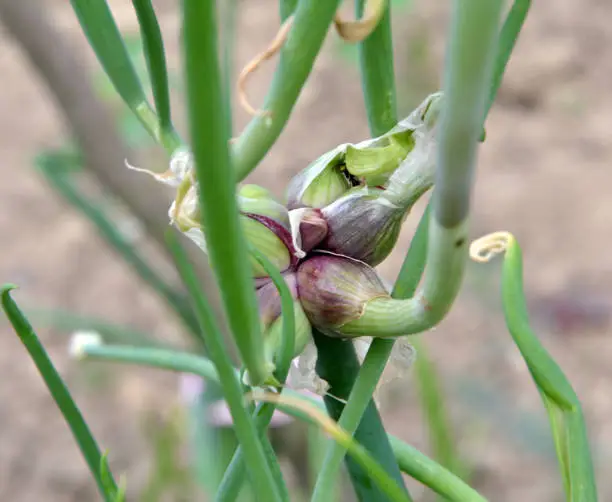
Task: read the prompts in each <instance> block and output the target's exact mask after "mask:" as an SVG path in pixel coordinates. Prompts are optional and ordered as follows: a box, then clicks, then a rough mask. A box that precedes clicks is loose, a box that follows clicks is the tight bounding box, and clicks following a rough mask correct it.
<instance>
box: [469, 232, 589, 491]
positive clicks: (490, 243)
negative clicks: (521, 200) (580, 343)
mask: <svg viewBox="0 0 612 502" xmlns="http://www.w3.org/2000/svg"><path fill="white" fill-rule="evenodd" d="M499 253H505V256H504V264H503V271H502V300H503V309H504V315H505V318H506V325H507V326H508V330H509V331H510V334H511V335H512V339H513V340H514V343H515V344H516V346H517V347H518V349H519V351H520V353H521V355H522V356H523V359H524V360H525V363H526V364H527V367H528V368H529V372H530V373H531V376H532V378H533V380H534V382H535V384H536V386H537V388H538V391H539V392H540V396H541V398H542V402H543V403H544V406H545V408H546V412H547V413H548V417H549V420H550V426H551V429H552V433H553V439H554V443H555V448H556V451H557V458H558V460H559V466H560V469H561V476H562V477H563V482H564V486H565V492H566V499H567V501H568V502H579V501H580V502H595V501H596V500H597V488H596V485H595V476H594V474H593V465H592V460H591V454H590V447H589V441H588V437H587V432H586V426H585V422H584V416H583V414H582V406H581V405H580V401H579V399H578V397H577V396H576V393H575V392H574V389H573V388H572V386H571V384H570V383H569V381H568V380H567V378H566V376H565V375H564V373H563V371H562V370H561V368H560V367H559V366H558V365H557V363H556V362H555V361H554V359H553V358H552V357H551V356H550V354H549V353H548V351H547V350H546V349H545V348H544V346H543V345H542V344H541V343H540V341H539V340H538V337H537V335H536V334H535V333H534V332H533V330H532V329H531V326H530V325H529V315H528V312H527V304H526V302H525V293H524V288H523V257H522V252H521V248H520V246H519V245H518V242H517V241H516V239H515V238H514V236H512V235H511V234H509V233H507V232H496V233H494V234H490V235H487V236H485V237H482V238H481V239H478V240H476V241H474V242H473V243H472V246H471V248H470V255H471V256H472V258H473V259H474V260H475V261H479V262H486V261H489V260H490V259H491V258H492V257H493V256H494V255H496V254H499Z"/></svg>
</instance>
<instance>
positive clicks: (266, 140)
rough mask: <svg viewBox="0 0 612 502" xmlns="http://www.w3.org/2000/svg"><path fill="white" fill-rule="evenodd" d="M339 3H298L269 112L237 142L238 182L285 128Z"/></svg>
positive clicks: (304, 0)
mask: <svg viewBox="0 0 612 502" xmlns="http://www.w3.org/2000/svg"><path fill="white" fill-rule="evenodd" d="M338 4H339V0H329V1H326V2H321V1H320V0H300V1H299V2H298V3H297V7H296V10H295V17H294V19H293V26H292V27H291V30H290V31H289V35H288V36H287V40H286V42H285V44H284V46H283V48H282V49H281V51H280V57H279V62H278V66H277V69H276V71H275V73H274V78H273V80H272V84H271V87H270V90H269V91H268V94H267V96H266V99H265V102H264V105H263V110H264V111H265V112H266V113H265V114H261V115H257V116H255V117H254V118H253V119H252V120H251V122H250V123H249V124H248V125H247V127H246V129H245V130H244V131H243V133H242V134H241V135H240V137H239V138H238V140H237V142H236V143H235V145H234V150H233V160H234V171H235V173H236V177H237V179H238V180H239V181H240V180H243V179H244V178H245V177H246V176H247V175H248V174H249V173H250V172H251V171H252V170H253V169H254V168H255V166H256V165H257V164H258V163H259V162H260V161H261V159H263V158H264V156H265V155H266V153H267V152H268V150H269V149H270V147H271V146H272V145H273V144H274V142H275V141H276V139H277V138H278V136H279V135H280V133H281V132H282V130H283V129H284V127H285V124H286V123H287V120H288V119H289V116H290V114H291V111H292V110H293V107H294V106H295V103H296V101H297V99H298V96H299V95H300V92H301V90H302V88H303V86H304V83H305V82H306V79H307V78H308V76H309V75H310V72H311V70H312V66H313V64H314V61H315V58H316V56H317V54H318V53H319V50H320V49H321V46H322V45H323V41H324V39H325V35H326V34H327V32H328V29H329V26H330V24H331V21H332V19H333V17H334V14H335V12H336V10H337V8H338ZM283 10H284V8H283ZM284 11H285V10H284Z"/></svg>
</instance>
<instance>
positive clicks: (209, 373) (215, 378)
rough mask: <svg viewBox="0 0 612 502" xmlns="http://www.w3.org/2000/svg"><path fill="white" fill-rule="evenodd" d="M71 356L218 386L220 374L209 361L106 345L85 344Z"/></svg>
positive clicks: (171, 352)
mask: <svg viewBox="0 0 612 502" xmlns="http://www.w3.org/2000/svg"><path fill="white" fill-rule="evenodd" d="M73 355H74V356H75V357H77V358H79V359H87V360H98V361H107V362H113V363H128V364H135V365H140V366H149V367H152V368H159V369H164V370H170V371H176V372H179V373H190V374H194V375H198V376H200V377H202V378H204V379H206V380H209V381H211V382H216V383H219V381H220V380H219V373H218V372H217V370H216V369H215V365H214V364H213V363H212V362H211V361H210V360H209V359H206V358H205V357H201V356H197V355H195V354H190V353H188V352H181V351H178V350H171V349H166V348H163V349H161V348H156V347H133V346H129V345H115V344H105V343H100V344H98V343H84V344H83V345H81V346H79V347H76V348H75V349H74V354H73ZM236 375H237V373H236Z"/></svg>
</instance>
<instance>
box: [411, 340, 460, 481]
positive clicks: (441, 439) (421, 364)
mask: <svg viewBox="0 0 612 502" xmlns="http://www.w3.org/2000/svg"><path fill="white" fill-rule="evenodd" d="M423 342H424V341H423V340H421V339H417V340H415V341H414V342H413V345H414V348H415V350H416V352H417V354H418V355H417V358H416V361H415V373H416V378H417V382H418V387H419V396H420V402H421V408H422V409H423V414H424V417H425V422H426V423H427V427H428V429H429V438H430V444H431V448H432V450H433V456H434V458H435V459H436V461H437V462H439V463H440V464H441V465H443V466H444V467H446V468H447V469H448V470H449V471H451V472H453V473H455V474H457V475H458V476H460V477H463V476H462V474H463V471H464V468H463V466H462V464H461V461H460V459H459V457H458V455H457V452H456V448H455V441H454V438H453V434H452V426H451V423H450V419H449V417H448V414H447V411H446V406H445V398H444V394H443V392H442V387H441V385H440V381H439V378H438V372H437V370H436V368H435V366H434V364H433V363H432V361H431V360H430V359H429V357H428V354H427V351H426V348H425V344H424V343H423Z"/></svg>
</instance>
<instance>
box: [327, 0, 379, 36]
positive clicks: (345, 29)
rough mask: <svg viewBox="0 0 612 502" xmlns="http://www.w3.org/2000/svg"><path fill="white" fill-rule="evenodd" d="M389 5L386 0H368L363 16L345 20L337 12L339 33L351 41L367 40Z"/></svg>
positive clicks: (335, 22) (335, 21)
mask: <svg viewBox="0 0 612 502" xmlns="http://www.w3.org/2000/svg"><path fill="white" fill-rule="evenodd" d="M386 5H387V2H386V0H368V1H367V2H366V6H365V10H364V12H363V16H362V17H361V18H360V19H356V20H354V21H353V20H350V21H347V20H344V19H342V17H341V16H340V14H336V16H335V17H334V24H335V26H336V31H337V32H338V35H340V37H341V38H342V39H343V40H344V41H345V42H349V43H357V42H361V41H362V40H365V39H366V38H367V37H368V36H370V33H372V32H373V31H374V29H375V28H376V26H378V23H379V22H380V19H381V18H382V16H383V14H384V12H385V7H386Z"/></svg>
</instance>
